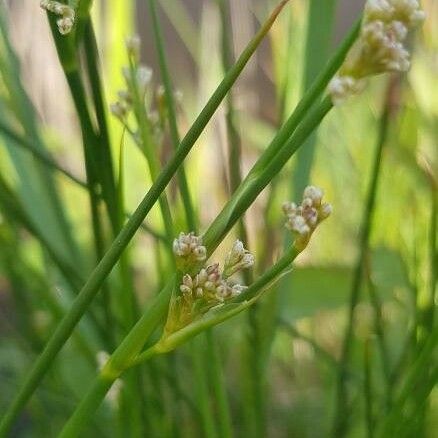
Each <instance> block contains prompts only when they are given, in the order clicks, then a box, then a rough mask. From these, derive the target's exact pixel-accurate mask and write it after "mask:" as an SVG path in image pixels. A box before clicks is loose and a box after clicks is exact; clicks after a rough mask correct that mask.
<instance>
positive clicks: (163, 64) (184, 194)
mask: <svg viewBox="0 0 438 438" xmlns="http://www.w3.org/2000/svg"><path fill="white" fill-rule="evenodd" d="M148 5H149V11H150V14H151V21H152V31H153V33H154V42H155V49H156V51H157V54H158V61H159V65H160V73H161V79H162V81H163V87H164V96H165V99H166V109H167V116H168V119H169V128H170V137H171V140H172V145H173V147H174V149H175V150H176V149H177V148H178V145H179V144H180V141H181V140H180V135H179V132H178V124H177V117H176V111H175V99H174V93H173V87H172V81H171V78H170V74H169V67H168V62H167V57H166V51H165V48H164V40H163V35H162V32H161V27H160V24H159V21H158V15H157V6H156V0H149V1H148ZM229 68H231V65H230V66H229ZM227 70H228V68H227ZM178 181H179V189H180V193H181V198H182V201H183V205H184V210H185V214H186V221H187V226H188V229H189V230H191V231H196V228H197V226H196V224H197V218H196V213H195V209H194V207H193V202H192V197H191V194H190V190H189V185H188V183H187V177H186V171H185V168H184V165H181V166H180V167H179V169H178Z"/></svg>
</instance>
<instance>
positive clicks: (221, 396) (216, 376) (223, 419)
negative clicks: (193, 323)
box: [204, 330, 233, 438]
mask: <svg viewBox="0 0 438 438" xmlns="http://www.w3.org/2000/svg"><path fill="white" fill-rule="evenodd" d="M205 338H206V343H205V344H206V355H205V356H206V361H205V364H208V367H209V375H210V377H211V379H212V385H213V391H214V394H215V397H216V403H217V410H218V414H219V436H220V437H221V438H231V437H232V436H233V427H232V424H231V413H230V406H229V403H228V396H227V390H226V386H225V382H224V379H223V374H222V367H221V361H220V356H219V351H218V347H217V345H216V341H215V337H214V333H213V330H206V331H205ZM204 366H205V365H204Z"/></svg>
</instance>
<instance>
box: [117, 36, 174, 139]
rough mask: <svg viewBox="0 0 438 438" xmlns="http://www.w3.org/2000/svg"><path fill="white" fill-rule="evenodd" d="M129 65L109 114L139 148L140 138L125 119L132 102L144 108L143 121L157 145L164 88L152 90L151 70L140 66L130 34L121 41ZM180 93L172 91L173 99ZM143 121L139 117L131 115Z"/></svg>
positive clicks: (136, 45)
mask: <svg viewBox="0 0 438 438" xmlns="http://www.w3.org/2000/svg"><path fill="white" fill-rule="evenodd" d="M125 46H126V51H127V55H128V59H129V65H128V66H125V67H123V69H122V74H123V77H124V79H125V83H126V88H125V89H123V90H119V91H118V92H117V100H116V101H115V102H113V103H112V104H111V105H110V110H111V113H112V114H113V115H114V116H115V117H117V118H118V119H119V120H120V122H121V123H122V124H123V126H124V127H125V128H126V129H127V130H128V132H130V133H131V134H132V135H133V138H134V140H135V141H136V142H137V143H138V144H139V145H141V143H142V139H141V135H140V133H139V132H136V131H135V130H134V129H132V128H131V127H130V122H129V116H130V114H131V112H132V111H133V110H134V112H135V109H136V108H135V103H136V100H137V101H138V103H139V104H141V105H143V106H144V114H145V116H146V119H147V120H144V121H145V122H147V123H148V125H149V126H150V129H151V132H152V134H153V136H154V139H155V140H156V141H157V143H159V142H160V140H161V136H162V127H163V125H164V119H165V112H166V109H165V106H166V105H165V102H164V89H163V86H161V85H159V86H158V87H156V88H153V87H152V77H153V72H152V69H151V68H149V67H148V66H146V65H143V64H141V63H140V38H139V36H138V35H133V36H131V37H129V38H127V39H126V40H125ZM178 96H180V92H178V91H176V92H175V98H176V100H179V99H180V98H179V97H178ZM135 115H136V117H137V118H140V119H143V114H138V115H137V114H135Z"/></svg>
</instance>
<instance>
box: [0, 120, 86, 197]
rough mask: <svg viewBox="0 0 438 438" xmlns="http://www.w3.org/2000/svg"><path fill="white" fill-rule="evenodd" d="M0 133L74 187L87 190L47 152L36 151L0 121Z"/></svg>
mask: <svg viewBox="0 0 438 438" xmlns="http://www.w3.org/2000/svg"><path fill="white" fill-rule="evenodd" d="M0 131H1V132H2V133H3V134H5V135H6V136H7V137H8V138H9V139H11V140H12V141H13V142H14V145H17V146H19V147H21V148H23V149H24V150H28V151H30V152H31V153H32V154H33V155H34V156H35V158H37V159H38V160H39V161H40V162H41V163H43V164H45V165H46V166H47V167H49V168H51V169H52V170H56V171H57V172H60V173H62V174H63V175H64V176H66V177H67V178H68V179H69V180H71V181H72V182H74V183H75V184H76V185H78V186H81V187H82V188H84V189H87V190H88V185H87V183H86V182H84V181H82V180H80V179H79V178H78V177H76V176H74V175H73V174H72V173H71V172H70V171H68V170H67V169H64V168H63V167H61V166H60V165H59V164H58V163H56V161H55V160H54V159H53V158H52V157H51V156H50V154H49V153H48V152H45V151H42V150H40V149H38V148H37V147H36V146H35V144H34V143H33V142H32V141H30V140H28V139H27V138H26V137H23V136H20V135H19V134H17V133H16V132H15V131H14V130H13V129H11V128H10V127H9V126H7V124H6V123H5V122H3V121H2V120H0Z"/></svg>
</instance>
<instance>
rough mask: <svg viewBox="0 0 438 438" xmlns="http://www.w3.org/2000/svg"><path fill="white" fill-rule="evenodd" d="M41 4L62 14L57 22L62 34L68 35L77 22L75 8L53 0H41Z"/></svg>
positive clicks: (56, 13)
mask: <svg viewBox="0 0 438 438" xmlns="http://www.w3.org/2000/svg"><path fill="white" fill-rule="evenodd" d="M40 6H41V8H42V9H44V10H46V11H49V12H52V13H53V14H55V15H59V16H60V18H59V19H58V20H56V24H57V26H58V30H59V33H60V34H61V35H67V34H69V33H70V32H71V30H72V29H73V25H74V23H75V10H74V9H73V8H72V7H70V6H68V5H64V4H62V3H59V2H57V1H51V0H41V2H40Z"/></svg>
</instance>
